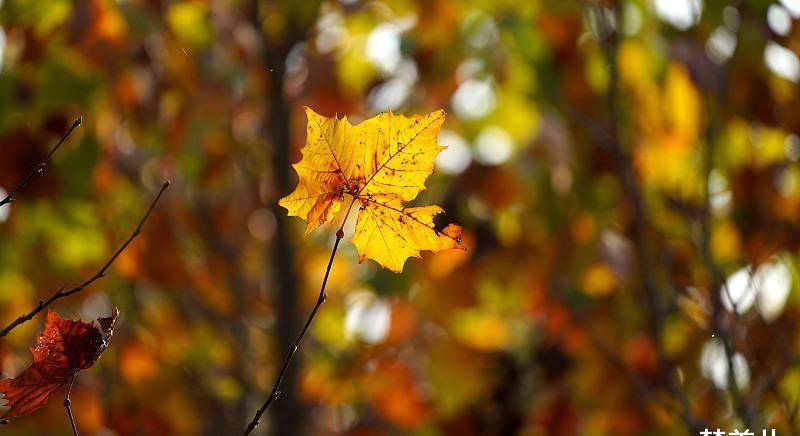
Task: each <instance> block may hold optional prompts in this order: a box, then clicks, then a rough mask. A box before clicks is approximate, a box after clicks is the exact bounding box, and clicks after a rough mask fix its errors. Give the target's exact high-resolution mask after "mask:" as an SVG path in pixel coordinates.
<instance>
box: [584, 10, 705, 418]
mask: <svg viewBox="0 0 800 436" xmlns="http://www.w3.org/2000/svg"><path fill="white" fill-rule="evenodd" d="M619 3H620V2H619V0H612V2H611V12H612V13H613V14H614V16H615V19H616V27H615V26H612V25H611V24H610V23H609V22H608V18H606V17H605V14H604V13H603V11H602V10H601V11H600V16H602V17H604V18H603V19H602V25H603V26H602V35H601V38H602V41H601V42H602V44H601V46H602V49H603V51H604V54H605V58H606V63H607V67H608V70H609V77H610V80H609V87H608V92H607V93H606V102H605V103H606V108H607V110H608V112H609V117H610V132H609V133H610V138H609V139H610V141H609V145H610V148H611V153H612V155H613V156H614V160H615V161H616V164H617V178H618V179H619V182H620V184H621V185H622V189H623V191H624V193H625V195H626V197H627V199H628V202H629V203H630V205H631V208H632V209H633V211H632V212H633V235H632V236H633V246H634V250H635V253H636V257H637V258H638V261H639V274H640V275H641V278H642V283H641V284H642V288H643V289H642V290H643V297H644V305H645V309H646V311H647V315H648V321H649V326H648V327H649V330H650V331H649V333H650V336H651V338H652V340H653V342H654V344H655V346H656V349H657V350H658V352H657V354H658V364H659V369H660V371H661V378H662V383H663V385H664V386H665V387H666V388H667V390H668V392H669V393H670V395H672V396H673V397H674V398H675V399H676V400H677V401H678V403H679V404H680V407H681V410H680V415H681V417H682V418H683V419H684V421H685V422H686V424H687V426H689V427H690V428H692V429H696V428H697V427H698V426H699V424H698V420H697V419H696V418H694V416H693V415H692V413H691V407H690V404H689V399H688V398H687V396H686V394H685V393H684V392H683V391H681V390H680V389H679V388H678V386H677V383H676V380H675V368H674V365H673V364H672V363H671V362H670V361H669V360H668V359H667V358H666V356H665V353H664V350H663V345H662V334H663V326H664V314H665V312H664V308H663V304H662V303H661V301H660V299H659V296H658V287H657V284H656V283H655V281H654V278H655V277H656V274H655V268H654V266H653V257H652V255H651V253H650V250H649V249H648V243H647V235H648V231H649V230H652V226H651V224H650V222H649V220H648V218H647V214H646V211H645V201H644V197H643V195H642V193H641V191H640V190H639V187H638V186H637V184H636V175H635V172H634V169H633V165H632V163H631V159H630V157H629V156H628V155H627V153H626V152H625V151H624V150H623V147H622V140H621V135H620V117H619V107H618V103H617V98H618V94H619V74H618V67H617V50H618V48H619V43H620V33H619V32H618V31H617V29H619V28H622V27H623V23H622V18H623V17H622V9H621V6H620V4H619Z"/></svg>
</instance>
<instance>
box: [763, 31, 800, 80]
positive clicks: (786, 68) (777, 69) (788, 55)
mask: <svg viewBox="0 0 800 436" xmlns="http://www.w3.org/2000/svg"><path fill="white" fill-rule="evenodd" d="M764 61H765V62H766V63H767V67H768V68H769V69H770V70H771V71H772V72H773V73H775V74H776V75H777V76H780V77H783V78H784V79H786V80H789V81H792V82H797V79H798V78H800V60H798V59H797V55H796V54H794V52H793V51H791V50H789V49H788V48H785V47H782V46H781V45H780V44H778V43H776V42H772V41H770V42H768V43H767V47H766V48H765V49H764Z"/></svg>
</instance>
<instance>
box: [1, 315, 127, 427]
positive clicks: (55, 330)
mask: <svg viewBox="0 0 800 436" xmlns="http://www.w3.org/2000/svg"><path fill="white" fill-rule="evenodd" d="M117 316H119V310H117V309H114V312H113V313H112V314H111V316H110V317H107V318H98V319H97V321H96V323H91V324H90V323H85V322H83V321H80V320H78V321H73V320H68V319H64V318H61V317H60V316H58V314H56V313H55V312H54V311H52V310H49V311H48V312H47V321H45V324H44V329H43V330H42V332H41V333H40V334H39V337H38V338H37V339H36V345H35V346H34V347H33V348H31V354H32V355H33V363H32V364H31V365H30V366H29V367H28V368H26V369H25V370H24V371H23V372H22V373H21V374H20V375H18V376H17V377H14V378H13V379H5V380H2V381H0V411H3V412H4V413H3V415H0V418H2V419H10V418H17V417H19V416H23V415H27V414H29V413H33V412H35V411H37V410H39V409H40V408H42V407H44V405H45V404H47V400H48V399H49V398H50V395H51V394H52V393H53V392H54V391H55V390H56V389H58V388H59V387H61V386H63V385H64V384H65V383H67V382H68V381H69V380H70V379H71V378H72V377H74V376H75V374H77V373H78V371H80V370H83V369H89V368H91V367H92V365H94V363H95V362H97V359H99V358H100V355H101V354H103V351H105V349H106V347H108V343H109V340H111V335H113V334H114V324H116V322H117Z"/></svg>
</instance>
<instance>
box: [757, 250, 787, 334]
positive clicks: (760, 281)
mask: <svg viewBox="0 0 800 436" xmlns="http://www.w3.org/2000/svg"><path fill="white" fill-rule="evenodd" d="M754 281H755V282H756V284H757V286H758V309H759V310H760V311H761V316H763V317H764V319H765V320H766V321H768V322H769V321H773V320H774V319H776V318H777V317H778V316H780V314H781V313H782V312H783V308H784V306H785V305H786V299H787V297H789V291H790V290H791V289H792V273H791V271H789V268H787V267H786V265H784V264H783V263H781V262H775V263H765V264H764V265H761V267H759V268H758V272H756V275H755V277H754Z"/></svg>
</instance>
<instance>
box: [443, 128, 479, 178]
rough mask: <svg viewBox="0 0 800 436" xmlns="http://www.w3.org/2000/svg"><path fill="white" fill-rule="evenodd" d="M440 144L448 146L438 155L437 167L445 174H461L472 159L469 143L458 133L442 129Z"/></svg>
mask: <svg viewBox="0 0 800 436" xmlns="http://www.w3.org/2000/svg"><path fill="white" fill-rule="evenodd" d="M438 142H439V144H441V145H444V146H446V147H447V148H446V149H444V150H442V152H441V153H439V155H438V156H436V161H435V164H436V169H438V170H440V171H442V172H444V173H445V174H461V173H462V172H464V170H465V169H467V167H468V166H469V163H470V161H472V155H471V153H470V150H469V144H467V141H465V140H464V138H462V137H461V136H460V135H459V134H458V133H455V132H451V131H449V130H442V131H441V132H440V133H439V141H438Z"/></svg>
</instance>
